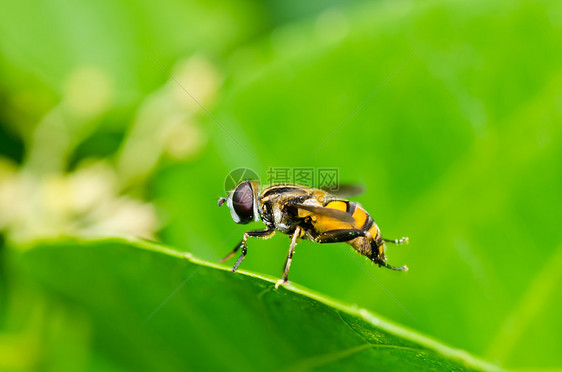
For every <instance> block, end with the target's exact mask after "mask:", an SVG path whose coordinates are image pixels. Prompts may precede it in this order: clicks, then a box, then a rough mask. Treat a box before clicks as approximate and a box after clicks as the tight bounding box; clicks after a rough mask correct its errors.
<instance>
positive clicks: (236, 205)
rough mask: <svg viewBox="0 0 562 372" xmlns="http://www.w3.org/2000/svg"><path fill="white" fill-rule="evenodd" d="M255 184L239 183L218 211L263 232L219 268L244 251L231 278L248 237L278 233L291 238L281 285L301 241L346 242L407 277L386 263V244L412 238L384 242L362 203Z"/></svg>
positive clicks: (320, 192)
mask: <svg viewBox="0 0 562 372" xmlns="http://www.w3.org/2000/svg"><path fill="white" fill-rule="evenodd" d="M259 188H260V186H259V184H258V183H257V182H255V181H251V180H245V181H242V182H240V183H239V184H238V185H237V186H236V187H235V188H234V190H232V191H231V192H230V193H229V195H228V197H226V198H224V197H221V198H219V202H218V204H219V206H222V205H223V204H225V203H226V205H227V206H228V207H229V208H230V214H231V216H232V219H233V220H234V222H236V223H239V224H247V223H249V222H250V221H259V220H260V218H261V220H262V221H263V223H264V224H265V225H266V229H265V230H253V231H248V232H246V233H244V237H243V238H242V240H241V241H240V243H238V244H237V245H236V246H235V247H234V250H233V251H232V252H230V253H229V254H228V255H227V256H226V257H224V258H223V259H222V260H221V261H220V262H225V261H228V260H229V259H231V258H232V257H233V256H234V255H235V254H236V252H238V251H239V250H240V249H241V250H242V254H241V255H240V257H239V258H238V260H237V261H236V263H235V264H234V266H233V267H232V272H236V269H237V268H238V266H239V265H240V263H241V262H242V260H244V257H246V253H247V247H246V243H247V240H248V238H249V237H259V238H265V239H268V238H270V237H272V236H273V235H274V234H275V232H276V231H279V232H281V233H283V234H288V235H289V236H290V237H291V244H290V246H289V253H288V254H287V259H286V261H285V266H284V268H283V274H282V278H281V280H282V282H283V283H286V282H288V280H289V268H290V266H291V261H292V259H293V254H294V252H295V246H296V245H297V241H298V240H299V239H306V240H311V241H314V242H317V243H338V242H345V243H347V244H349V245H351V246H352V247H353V248H354V249H355V250H356V251H357V252H359V253H361V254H362V255H364V256H366V257H368V258H369V259H370V260H371V261H372V262H374V263H376V264H378V265H379V267H380V266H383V267H386V268H388V269H392V270H398V271H407V270H408V268H407V267H406V266H401V267H394V266H391V265H389V264H387V263H386V257H385V255H384V248H385V245H384V243H385V242H387V243H396V244H401V243H407V242H408V238H401V239H383V237H382V235H381V232H380V229H379V227H378V226H377V224H376V223H375V222H374V221H373V218H372V217H371V216H370V215H369V213H367V211H366V210H365V209H363V207H362V206H361V205H359V204H358V203H356V202H354V201H350V200H345V199H341V198H338V197H337V196H335V195H332V194H330V193H328V192H326V191H324V190H321V189H315V188H310V187H306V186H302V185H297V184H279V185H271V186H267V187H265V188H264V190H263V191H261V193H260V189H259Z"/></svg>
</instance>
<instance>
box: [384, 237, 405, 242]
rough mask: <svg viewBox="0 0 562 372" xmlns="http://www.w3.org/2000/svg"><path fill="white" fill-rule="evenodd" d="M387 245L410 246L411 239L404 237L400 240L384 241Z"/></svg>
mask: <svg viewBox="0 0 562 372" xmlns="http://www.w3.org/2000/svg"><path fill="white" fill-rule="evenodd" d="M383 240H384V241H385V242H386V243H393V244H408V242H409V239H408V237H406V236H405V237H403V238H400V239H383Z"/></svg>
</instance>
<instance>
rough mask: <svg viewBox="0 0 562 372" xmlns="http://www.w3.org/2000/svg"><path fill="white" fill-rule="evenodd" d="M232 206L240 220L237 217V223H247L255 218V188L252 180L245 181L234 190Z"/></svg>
mask: <svg viewBox="0 0 562 372" xmlns="http://www.w3.org/2000/svg"><path fill="white" fill-rule="evenodd" d="M232 207H233V210H234V212H235V213H236V216H237V217H238V220H239V221H236V218H235V221H236V222H237V223H243V224H246V223H248V222H250V221H251V220H253V219H254V190H253V189H252V185H251V184H250V182H248V181H246V182H243V183H241V184H240V185H238V187H237V188H236V190H234V194H233V195H232ZM233 217H234V216H233Z"/></svg>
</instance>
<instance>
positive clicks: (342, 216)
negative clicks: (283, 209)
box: [294, 204, 355, 224]
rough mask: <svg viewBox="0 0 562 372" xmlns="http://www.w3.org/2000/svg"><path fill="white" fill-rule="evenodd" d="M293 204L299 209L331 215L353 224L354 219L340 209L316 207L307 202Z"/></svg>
mask: <svg viewBox="0 0 562 372" xmlns="http://www.w3.org/2000/svg"><path fill="white" fill-rule="evenodd" d="M294 206H295V207H297V208H300V209H304V210H305V211H309V212H312V213H316V214H319V215H322V216H326V217H331V218H333V219H336V220H338V221H341V222H345V223H349V224H353V223H354V222H355V220H354V219H353V217H352V216H351V215H350V214H349V213H347V212H344V211H340V210H339V209H333V208H325V207H316V206H313V205H307V204H294Z"/></svg>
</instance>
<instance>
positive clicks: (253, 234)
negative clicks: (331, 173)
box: [219, 227, 275, 272]
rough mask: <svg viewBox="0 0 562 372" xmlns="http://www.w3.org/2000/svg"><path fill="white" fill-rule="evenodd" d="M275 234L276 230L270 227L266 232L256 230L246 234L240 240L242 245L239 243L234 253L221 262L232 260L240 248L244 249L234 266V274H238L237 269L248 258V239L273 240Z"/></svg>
mask: <svg viewBox="0 0 562 372" xmlns="http://www.w3.org/2000/svg"><path fill="white" fill-rule="evenodd" d="M273 234H275V228H274V227H268V228H267V229H266V230H254V231H248V232H245V233H244V237H243V238H242V240H240V243H238V244H237V245H236V247H234V249H233V250H232V252H230V253H229V254H228V255H226V256H225V257H224V258H223V259H222V260H220V261H219V262H225V261H228V260H230V259H231V258H232V256H234V255H235V254H236V252H238V250H239V249H240V248H242V255H241V256H240V257H239V258H238V260H237V261H236V264H234V267H233V268H232V272H236V269H237V268H238V265H240V263H241V262H242V260H243V259H244V257H245V256H246V252H247V249H246V241H247V240H248V237H262V238H266V239H267V238H271V237H272V236H273Z"/></svg>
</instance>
